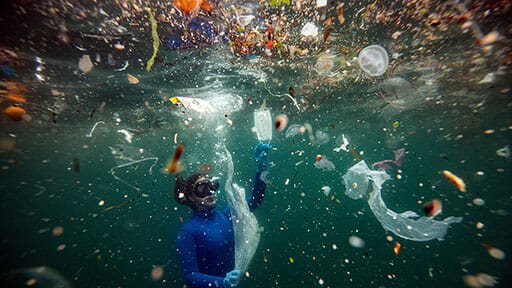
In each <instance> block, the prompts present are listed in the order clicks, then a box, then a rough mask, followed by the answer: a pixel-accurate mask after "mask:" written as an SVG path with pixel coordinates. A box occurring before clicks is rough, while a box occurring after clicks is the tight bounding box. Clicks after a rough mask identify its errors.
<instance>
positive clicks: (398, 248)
mask: <svg viewBox="0 0 512 288" xmlns="http://www.w3.org/2000/svg"><path fill="white" fill-rule="evenodd" d="M401 249H402V245H400V243H398V242H396V244H395V247H393V251H394V252H395V255H398V253H400V250H401Z"/></svg>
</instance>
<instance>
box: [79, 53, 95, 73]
mask: <svg viewBox="0 0 512 288" xmlns="http://www.w3.org/2000/svg"><path fill="white" fill-rule="evenodd" d="M92 67H94V65H93V64H92V61H91V57H90V56H89V55H84V56H82V57H81V58H80V60H78V68H80V71H82V72H84V73H85V74H87V73H88V72H89V71H91V70H92Z"/></svg>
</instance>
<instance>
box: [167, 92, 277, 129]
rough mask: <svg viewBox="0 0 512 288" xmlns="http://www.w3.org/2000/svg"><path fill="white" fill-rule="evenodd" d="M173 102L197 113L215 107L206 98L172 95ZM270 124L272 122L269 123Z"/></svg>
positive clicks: (211, 111) (208, 110)
mask: <svg viewBox="0 0 512 288" xmlns="http://www.w3.org/2000/svg"><path fill="white" fill-rule="evenodd" d="M169 100H170V101H171V102H172V103H173V104H178V103H179V104H181V105H183V107H185V108H186V109H191V110H193V111H196V112H199V113H213V112H215V108H213V106H212V105H211V104H210V103H209V102H208V101H206V100H203V99H200V98H190V97H172V98H170V99H169ZM271 125H272V124H271Z"/></svg>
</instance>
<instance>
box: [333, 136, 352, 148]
mask: <svg viewBox="0 0 512 288" xmlns="http://www.w3.org/2000/svg"><path fill="white" fill-rule="evenodd" d="M341 137H342V139H343V144H341V146H340V147H337V148H334V149H332V150H333V151H335V152H340V150H343V151H345V152H348V149H347V146H348V144H350V143H348V140H347V138H346V137H345V134H341Z"/></svg>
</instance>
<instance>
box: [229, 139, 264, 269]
mask: <svg viewBox="0 0 512 288" xmlns="http://www.w3.org/2000/svg"><path fill="white" fill-rule="evenodd" d="M221 149H223V150H224V152H225V155H226V156H225V159H224V160H225V161H226V163H227V179H226V185H225V186H224V190H225V191H226V196H227V200H228V204H229V206H230V207H231V216H232V221H233V228H234V231H235V269H237V270H240V271H241V272H242V273H244V272H245V271H247V268H248V267H249V264H250V263H251V260H252V257H253V256H254V253H255V252H256V248H258V244H259V242H260V228H259V225H258V220H257V219H256V216H254V214H253V213H252V212H251V211H250V210H249V204H247V200H246V195H245V189H243V188H241V187H239V186H238V185H237V184H233V173H234V167H233V159H232V158H231V154H230V153H229V151H228V149H227V148H226V147H225V146H222V147H221Z"/></svg>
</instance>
